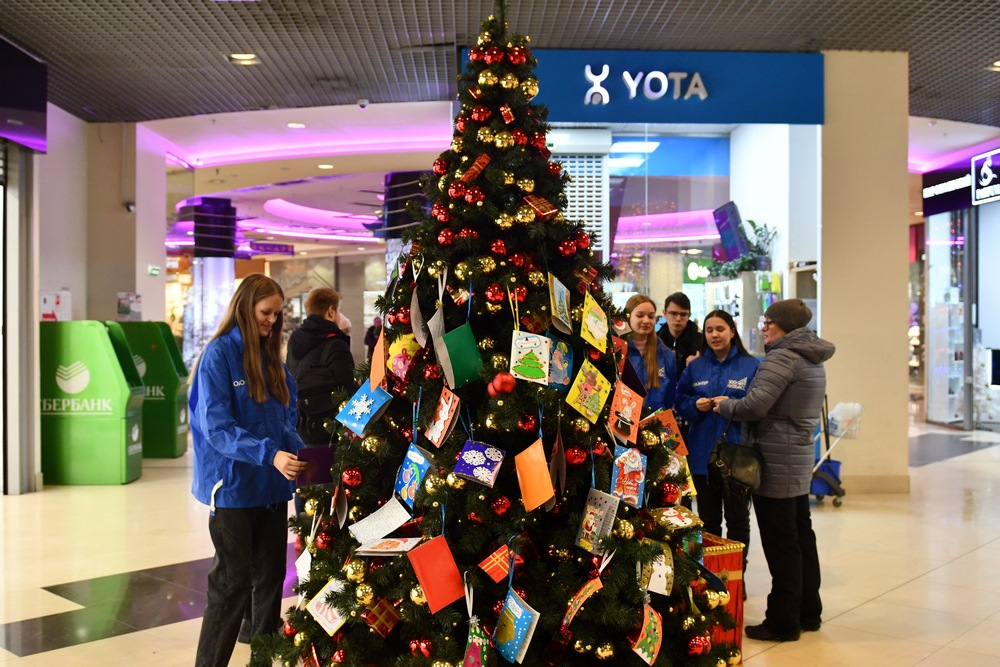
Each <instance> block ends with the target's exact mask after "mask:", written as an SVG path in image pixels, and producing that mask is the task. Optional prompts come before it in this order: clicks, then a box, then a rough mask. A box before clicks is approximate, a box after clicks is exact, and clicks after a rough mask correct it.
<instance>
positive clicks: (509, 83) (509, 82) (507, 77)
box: [500, 72, 521, 90]
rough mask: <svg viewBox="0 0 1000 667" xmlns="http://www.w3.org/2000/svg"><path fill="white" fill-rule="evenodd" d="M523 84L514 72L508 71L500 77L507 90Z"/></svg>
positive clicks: (501, 83)
mask: <svg viewBox="0 0 1000 667" xmlns="http://www.w3.org/2000/svg"><path fill="white" fill-rule="evenodd" d="M520 84H521V82H520V81H518V79H517V75H515V74H514V73H513V72H507V73H506V74H504V75H503V76H502V77H500V85H501V86H502V87H503V88H506V89H507V90H513V89H514V88H517V87H518V86H519V85H520Z"/></svg>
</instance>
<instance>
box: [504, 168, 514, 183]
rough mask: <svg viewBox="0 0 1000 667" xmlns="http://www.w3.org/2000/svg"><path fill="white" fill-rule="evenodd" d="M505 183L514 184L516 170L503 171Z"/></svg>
mask: <svg viewBox="0 0 1000 667" xmlns="http://www.w3.org/2000/svg"><path fill="white" fill-rule="evenodd" d="M503 184H504V185H514V172H512V171H505V172H503Z"/></svg>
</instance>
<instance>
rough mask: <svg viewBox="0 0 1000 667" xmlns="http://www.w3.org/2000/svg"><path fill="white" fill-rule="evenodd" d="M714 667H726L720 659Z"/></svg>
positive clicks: (724, 662)
mask: <svg viewBox="0 0 1000 667" xmlns="http://www.w3.org/2000/svg"><path fill="white" fill-rule="evenodd" d="M715 667H726V661H725V660H723V659H722V658H718V659H717V660H716V661H715Z"/></svg>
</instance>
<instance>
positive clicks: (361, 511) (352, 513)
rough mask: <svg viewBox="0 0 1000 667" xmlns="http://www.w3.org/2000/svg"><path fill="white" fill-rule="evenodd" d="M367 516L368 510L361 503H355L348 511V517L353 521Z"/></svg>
mask: <svg viewBox="0 0 1000 667" xmlns="http://www.w3.org/2000/svg"><path fill="white" fill-rule="evenodd" d="M366 516H368V512H367V511H366V510H365V508H364V507H362V506H361V505H355V506H354V507H352V508H351V509H350V510H348V512H347V517H348V518H349V519H350V520H351V521H361V520H362V519H364V518H365V517H366Z"/></svg>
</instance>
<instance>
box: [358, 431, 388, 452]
mask: <svg viewBox="0 0 1000 667" xmlns="http://www.w3.org/2000/svg"><path fill="white" fill-rule="evenodd" d="M382 444H383V441H382V438H380V437H378V436H377V435H366V436H365V438H364V440H362V441H361V449H363V450H364V451H366V452H368V453H369V454H374V453H375V452H377V451H378V450H380V449H382Z"/></svg>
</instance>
